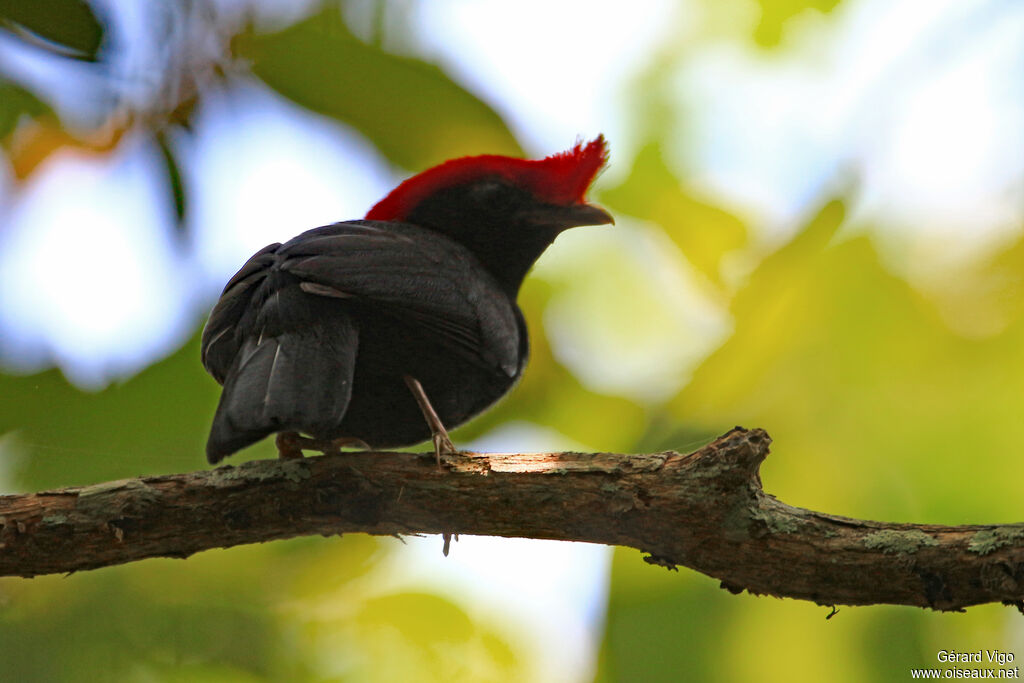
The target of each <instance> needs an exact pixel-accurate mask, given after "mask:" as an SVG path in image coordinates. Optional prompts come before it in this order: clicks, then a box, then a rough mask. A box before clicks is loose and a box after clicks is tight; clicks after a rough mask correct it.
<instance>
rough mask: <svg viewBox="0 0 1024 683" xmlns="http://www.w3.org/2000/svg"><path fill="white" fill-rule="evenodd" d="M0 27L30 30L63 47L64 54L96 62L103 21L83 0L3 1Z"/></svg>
mask: <svg viewBox="0 0 1024 683" xmlns="http://www.w3.org/2000/svg"><path fill="white" fill-rule="evenodd" d="M0 26H2V27H4V28H7V29H9V30H13V31H14V32H15V33H16V34H17V33H18V32H21V31H29V32H31V33H34V34H35V35H37V36H39V37H41V38H43V39H45V40H47V41H50V42H51V43H54V44H55V46H59V47H60V48H63V49H58V50H54V51H55V52H58V53H59V54H61V55H63V56H65V57H73V58H75V59H81V60H85V61H90V62H93V61H96V59H97V53H98V52H99V49H100V44H101V43H102V42H103V33H104V31H103V24H102V23H101V22H100V20H99V19H98V18H97V17H96V14H95V13H93V11H92V8H91V7H89V3H87V2H83V1H82V0H44V1H42V2H40V1H39V0H0Z"/></svg>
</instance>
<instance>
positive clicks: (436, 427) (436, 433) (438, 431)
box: [405, 375, 459, 469]
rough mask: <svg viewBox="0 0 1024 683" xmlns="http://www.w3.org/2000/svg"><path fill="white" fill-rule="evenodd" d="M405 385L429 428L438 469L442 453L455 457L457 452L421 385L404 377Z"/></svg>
mask: <svg viewBox="0 0 1024 683" xmlns="http://www.w3.org/2000/svg"><path fill="white" fill-rule="evenodd" d="M405 385H406V386H407V387H409V391H411V392H412V395H413V398H415V399H416V403H417V404H418V405H419V407H420V412H422V413H423V419H424V420H426V421H427V426H429V427H430V435H431V440H432V441H433V442H434V457H435V458H436V459H437V467H438V469H440V468H441V454H442V453H443V454H444V455H456V454H458V452H459V451H458V450H456V449H455V445H454V444H453V443H452V439H451V437H450V436H448V430H447V429H445V428H444V423H443V422H441V418H440V417H438V415H437V411H436V410H434V406H432V405H430V399H428V398H427V393H426V392H425V391H423V385H422V384H420V382H419V380H418V379H416V378H415V377H411V376H409V375H406V376H405Z"/></svg>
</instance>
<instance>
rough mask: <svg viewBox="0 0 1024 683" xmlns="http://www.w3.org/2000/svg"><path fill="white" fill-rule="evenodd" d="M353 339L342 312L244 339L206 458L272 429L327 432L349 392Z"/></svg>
mask: <svg viewBox="0 0 1024 683" xmlns="http://www.w3.org/2000/svg"><path fill="white" fill-rule="evenodd" d="M357 343H358V335H357V332H356V328H355V325H354V323H353V322H352V320H351V318H349V317H348V316H346V315H334V316H330V317H329V318H328V319H321V320H319V321H317V322H316V323H315V324H313V325H310V326H309V327H308V328H307V329H303V330H298V331H295V330H293V331H288V332H284V333H282V334H279V335H277V336H273V337H265V338H260V339H259V340H253V339H249V340H247V341H246V342H245V343H244V344H243V345H242V348H241V350H240V351H239V353H238V356H237V357H236V359H235V363H234V365H232V367H231V370H230V371H229V372H228V374H227V377H226V379H225V381H224V390H223V392H222V393H221V397H220V403H219V404H218V405H217V412H216V414H215V415H214V417H213V426H212V427H211V428H210V438H209V439H208V440H207V442H206V459H207V460H209V461H210V463H211V464H216V463H218V462H220V461H221V460H223V459H224V458H225V457H227V456H228V455H231V454H232V453H234V452H235V451H237V450H239V449H242V448H245V447H246V446H248V445H250V444H253V443H255V442H257V441H259V440H260V439H262V438H264V437H266V436H268V435H269V434H272V433H273V432H280V431H299V432H305V433H307V434H311V435H313V436H317V437H320V436H323V437H327V436H329V435H330V433H331V432H332V430H334V429H336V428H337V426H338V424H339V423H340V422H341V419H342V418H343V417H344V415H345V410H346V409H347V408H348V403H349V399H350V398H351V396H352V373H353V368H354V364H355V355H356V345H357Z"/></svg>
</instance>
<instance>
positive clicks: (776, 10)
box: [753, 0, 839, 47]
mask: <svg viewBox="0 0 1024 683" xmlns="http://www.w3.org/2000/svg"><path fill="white" fill-rule="evenodd" d="M757 4H758V5H759V6H760V9H761V17H760V19H759V20H758V22H757V27H756V28H755V29H754V36H753V38H754V40H755V42H757V43H758V44H759V45H761V46H763V47H775V46H777V45H779V43H780V42H782V34H783V29H785V27H786V24H787V23H788V22H789V21H790V20H791V19H793V18H794V17H798V16H800V15H801V14H802V13H804V12H806V11H808V10H818V11H819V12H831V11H832V10H833V9H835V7H836V5H838V4H839V0H758V3H757Z"/></svg>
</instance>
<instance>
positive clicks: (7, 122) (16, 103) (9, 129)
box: [0, 78, 53, 147]
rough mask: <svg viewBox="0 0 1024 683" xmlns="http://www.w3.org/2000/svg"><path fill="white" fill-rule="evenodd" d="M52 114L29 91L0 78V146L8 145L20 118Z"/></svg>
mask: <svg viewBox="0 0 1024 683" xmlns="http://www.w3.org/2000/svg"><path fill="white" fill-rule="evenodd" d="M52 113H53V112H52V110H51V109H50V108H49V107H48V106H47V105H46V103H45V102H43V101H42V100H40V99H39V98H38V97H36V96H35V95H33V94H32V93H31V92H30V91H29V90H26V89H25V88H23V87H21V86H20V85H16V84H14V83H10V82H8V81H5V80H3V79H2V78H0V145H3V146H4V147H7V146H8V145H9V144H10V137H11V134H12V133H13V132H14V129H15V128H16V127H17V125H18V123H19V122H20V121H21V119H22V117H27V118H36V117H38V116H42V115H44V114H52Z"/></svg>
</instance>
